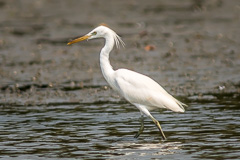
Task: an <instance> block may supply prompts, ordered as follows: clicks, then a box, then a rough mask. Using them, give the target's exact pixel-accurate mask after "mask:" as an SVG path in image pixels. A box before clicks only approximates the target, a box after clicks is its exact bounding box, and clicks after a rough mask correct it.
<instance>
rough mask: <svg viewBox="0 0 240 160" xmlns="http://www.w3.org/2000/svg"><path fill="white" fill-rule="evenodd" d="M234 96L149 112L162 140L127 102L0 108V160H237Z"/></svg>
mask: <svg viewBox="0 0 240 160" xmlns="http://www.w3.org/2000/svg"><path fill="white" fill-rule="evenodd" d="M238 99H239V94H230V95H224V94H222V95H214V96H212V95H205V96H203V97H202V98H201V99H199V97H194V96H192V97H188V99H186V100H185V101H188V102H187V103H188V105H189V106H190V107H188V108H187V109H186V112H185V113H184V114H176V113H173V112H170V111H160V112H157V111H155V112H152V113H153V115H154V116H155V117H156V118H157V119H158V120H159V121H160V122H161V124H162V128H163V130H164V132H165V135H166V136H167V138H168V139H167V140H166V141H162V140H161V137H160V134H159V133H158V130H157V128H156V127H155V126H154V124H153V123H152V122H151V121H150V119H148V118H146V119H145V130H144V132H143V134H142V135H140V137H139V138H138V139H135V138H133V136H134V134H135V133H136V132H137V130H138V129H139V126H140V124H139V122H138V118H139V116H140V114H139V112H138V110H137V109H135V108H134V107H133V106H131V105H130V104H128V103H125V102H121V103H114V102H113V103H112V104H111V102H109V103H108V104H104V103H103V104H91V103H89V104H80V103H79V104H63V105H61V104H57V105H49V106H46V105H39V106H14V105H12V106H8V105H5V106H1V112H0V120H1V123H0V157H1V158H4V159H27V158H28V159H45V158H49V159H59V158H65V159H72V158H77V159H79V158H84V159H154V158H157V159H158V158H163V159H230V158H236V159H237V158H238V157H240V152H239V151H240V143H239V139H240V134H239V133H240V129H239V124H240V121H239V120H240V113H239V101H238Z"/></svg>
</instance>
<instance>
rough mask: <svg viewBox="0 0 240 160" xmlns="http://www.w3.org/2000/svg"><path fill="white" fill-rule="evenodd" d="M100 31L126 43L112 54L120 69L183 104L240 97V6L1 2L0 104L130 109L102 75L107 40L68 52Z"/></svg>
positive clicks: (214, 1)
mask: <svg viewBox="0 0 240 160" xmlns="http://www.w3.org/2000/svg"><path fill="white" fill-rule="evenodd" d="M106 4H107V5H106ZM100 23H106V24H108V25H109V26H110V27H111V28H112V29H113V30H115V31H116V32H117V33H118V34H119V35H120V36H121V37H122V39H123V41H124V42H125V43H126V48H122V49H120V50H117V49H115V50H114V51H113V52H112V53H111V56H110V57H111V63H112V65H113V67H114V68H115V69H117V68H122V67H124V68H128V69H131V70H134V71H137V72H140V73H143V74H146V75H148V76H150V77H152V78H153V79H155V80H156V81H157V82H159V83H160V84H161V85H162V86H164V88H165V89H166V90H168V91H169V92H171V93H172V94H173V95H174V96H178V97H180V98H182V99H185V100H184V101H188V100H189V99H191V97H192V98H201V97H205V98H210V99H212V97H213V99H214V98H216V97H215V96H214V95H216V94H217V95H224V94H226V95H230V96H239V93H240V74H239V73H240V52H239V51H240V36H239V35H240V30H239V26H240V2H239V1H236V0H228V1H221V0H209V1H203V2H202V3H201V1H198V0H191V1H190V0H184V1H181V2H180V1H177V0H174V1H156V0H150V1H149V0H148V1H144V0H141V1H134V0H132V1H107V0H102V1H77V0H70V1H63V0H53V1H29V0H23V1H13V0H8V1H4V0H0V103H1V104H2V105H11V104H14V105H37V104H38V105H41V104H54V103H56V104H57V103H69V104H70V103H93V102H96V103H97V102H99V103H100V102H106V103H107V102H109V101H111V102H119V101H123V100H122V99H121V98H120V97H119V96H118V95H117V93H115V92H113V91H112V90H111V89H110V88H109V87H108V85H107V83H106V81H105V80H104V78H103V76H102V74H101V71H100V68H99V52H100V49H101V47H102V46H103V43H104V42H103V40H92V41H88V42H82V43H79V44H76V45H73V46H67V45H66V43H67V42H68V40H69V39H71V38H74V37H77V36H80V35H83V34H86V33H88V32H89V31H90V30H92V29H93V28H94V27H95V26H97V25H98V24H100ZM148 45H151V46H153V50H151V51H147V50H146V48H145V47H146V46H148ZM189 97H190V98H189Z"/></svg>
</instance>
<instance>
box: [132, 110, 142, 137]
mask: <svg viewBox="0 0 240 160" xmlns="http://www.w3.org/2000/svg"><path fill="white" fill-rule="evenodd" d="M139 120H140V122H141V127H140V129H139V131H138V133H137V134H136V135H135V136H134V138H138V137H139V136H140V134H141V133H142V132H143V130H144V116H143V115H141V117H140V118H139Z"/></svg>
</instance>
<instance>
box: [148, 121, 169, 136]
mask: <svg viewBox="0 0 240 160" xmlns="http://www.w3.org/2000/svg"><path fill="white" fill-rule="evenodd" d="M150 118H151V119H152V121H153V122H154V123H155V124H156V126H157V127H158V129H159V131H160V134H161V136H162V138H163V140H166V139H167V138H166V136H165V135H164V133H163V130H162V127H161V125H160V123H159V122H158V120H156V119H155V118H154V117H153V116H150Z"/></svg>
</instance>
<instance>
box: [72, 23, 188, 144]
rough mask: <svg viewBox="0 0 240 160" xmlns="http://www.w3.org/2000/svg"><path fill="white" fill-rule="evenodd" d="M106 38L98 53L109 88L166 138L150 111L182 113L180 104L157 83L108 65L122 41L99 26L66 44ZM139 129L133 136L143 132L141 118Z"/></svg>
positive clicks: (104, 27)
mask: <svg viewBox="0 0 240 160" xmlns="http://www.w3.org/2000/svg"><path fill="white" fill-rule="evenodd" d="M94 38H105V45H104V47H103V48H102V50H101V52H100V66H101V70H102V73H103V76H104V77H105V79H106V81H107V82H108V83H109V85H110V86H111V87H112V88H113V89H114V90H116V91H117V92H118V93H119V94H121V95H122V96H123V97H124V98H125V99H126V100H127V101H128V102H130V103H131V104H133V105H135V106H136V107H137V108H138V109H139V110H140V112H141V114H142V115H143V114H145V115H147V116H149V117H150V118H151V119H152V120H153V122H154V123H155V124H156V125H157V127H158V129H159V130H160V133H161V135H162V137H163V139H166V137H165V135H164V133H163V131H162V129H161V126H160V124H159V122H158V121H157V120H156V119H155V118H154V117H153V116H152V115H151V114H150V112H149V111H150V110H154V109H158V108H166V109H169V110H172V111H174V112H184V111H185V110H184V106H185V104H183V103H182V102H180V101H178V100H177V99H175V98H174V97H173V96H171V95H170V94H169V93H167V91H165V90H164V89H163V88H162V87H161V86H160V85H159V84H158V83H157V82H155V81H154V80H152V79H151V78H149V77H147V76H145V75H143V74H140V73H137V72H134V71H130V70H127V69H118V70H116V71H114V70H113V69H112V66H111V65H110V62H109V53H110V52H111V50H112V49H113V47H114V44H116V46H117V47H118V48H119V47H120V44H122V45H123V46H124V42H123V41H122V40H121V38H120V37H119V36H118V35H117V34H116V33H115V32H114V31H113V30H111V29H109V28H108V27H106V26H99V27H97V28H95V29H94V30H92V31H91V32H89V33H88V34H86V35H85V36H82V37H80V38H77V39H75V40H73V41H71V42H69V43H68V45H70V44H72V43H76V42H79V41H82V40H85V39H94ZM141 120H142V121H141V128H140V130H139V132H138V133H137V135H136V136H135V137H138V136H139V135H140V134H141V133H142V132H143V128H144V126H143V118H142V119H141Z"/></svg>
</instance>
